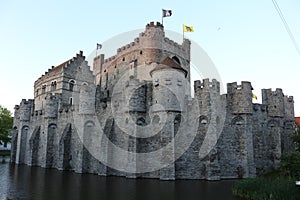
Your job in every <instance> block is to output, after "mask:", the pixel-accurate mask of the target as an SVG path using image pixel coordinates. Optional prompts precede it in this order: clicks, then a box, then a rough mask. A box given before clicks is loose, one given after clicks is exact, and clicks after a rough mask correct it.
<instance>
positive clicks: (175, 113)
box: [150, 57, 187, 179]
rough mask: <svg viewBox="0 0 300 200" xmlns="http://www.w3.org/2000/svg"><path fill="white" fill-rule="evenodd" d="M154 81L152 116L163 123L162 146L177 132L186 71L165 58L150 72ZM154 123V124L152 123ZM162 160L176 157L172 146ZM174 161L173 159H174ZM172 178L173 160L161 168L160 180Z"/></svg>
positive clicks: (173, 176)
mask: <svg viewBox="0 0 300 200" xmlns="http://www.w3.org/2000/svg"><path fill="white" fill-rule="evenodd" d="M150 75H151V76H152V79H153V81H152V83H153V103H152V105H153V110H152V112H153V116H154V117H153V119H155V120H156V122H154V123H163V122H162V121H163V118H165V121H166V122H165V124H164V127H163V129H162V130H161V132H160V134H161V141H162V145H166V144H167V143H169V142H170V141H171V140H172V139H173V138H174V136H175V134H176V133H177V131H178V127H179V126H180V123H182V121H183V118H182V115H181V113H182V112H185V109H186V108H185V85H186V81H187V79H186V77H187V71H186V70H185V69H183V68H182V67H181V66H180V64H179V63H178V62H177V61H176V60H174V59H172V58H170V57H166V58H165V59H164V60H163V61H162V62H161V63H160V64H158V65H157V66H156V67H155V68H154V69H153V70H152V71H151V72H150ZM154 126H155V124H154ZM161 156H162V157H161V159H162V162H167V161H169V160H174V159H175V147H174V146H172V147H170V148H167V149H165V151H164V152H163V153H162V155H161ZM174 161H175V160H174ZM170 178H171V179H175V162H172V164H170V165H168V166H166V167H165V168H163V169H161V170H160V179H170Z"/></svg>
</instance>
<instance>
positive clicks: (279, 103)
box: [262, 88, 284, 117]
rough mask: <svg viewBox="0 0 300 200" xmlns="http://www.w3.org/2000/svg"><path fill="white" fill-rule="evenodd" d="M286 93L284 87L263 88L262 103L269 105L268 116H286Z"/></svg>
mask: <svg viewBox="0 0 300 200" xmlns="http://www.w3.org/2000/svg"><path fill="white" fill-rule="evenodd" d="M283 97H284V95H283V93H282V89H280V88H277V89H276V90H275V91H272V90H271V89H262V103H263V104H266V105H267V112H268V116H270V117H284V98H283Z"/></svg>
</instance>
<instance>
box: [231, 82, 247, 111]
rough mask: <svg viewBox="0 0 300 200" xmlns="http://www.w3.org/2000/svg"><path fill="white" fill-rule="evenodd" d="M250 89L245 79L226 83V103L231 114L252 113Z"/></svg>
mask: <svg viewBox="0 0 300 200" xmlns="http://www.w3.org/2000/svg"><path fill="white" fill-rule="evenodd" d="M252 90H253V88H252V86H251V83H250V82H247V81H242V83H241V85H238V84H237V83H236V82H234V83H228V84H227V105H228V107H229V109H230V110H231V112H232V113H233V114H252V97H253V94H252Z"/></svg>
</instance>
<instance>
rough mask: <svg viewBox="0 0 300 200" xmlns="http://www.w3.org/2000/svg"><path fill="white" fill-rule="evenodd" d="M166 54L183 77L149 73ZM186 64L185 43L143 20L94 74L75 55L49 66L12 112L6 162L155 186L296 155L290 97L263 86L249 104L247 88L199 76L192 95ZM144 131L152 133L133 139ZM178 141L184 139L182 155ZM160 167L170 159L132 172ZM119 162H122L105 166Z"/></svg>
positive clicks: (255, 168) (252, 172)
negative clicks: (223, 86) (152, 181)
mask: <svg viewBox="0 0 300 200" xmlns="http://www.w3.org/2000/svg"><path fill="white" fill-rule="evenodd" d="M166 57H170V58H172V59H173V61H175V62H178V64H181V66H182V68H183V69H185V70H186V71H187V72H188V76H187V77H185V73H184V72H183V71H182V70H180V69H179V70H178V68H177V69H176V68H161V69H159V68H157V67H158V66H159V65H160V64H159V63H160V62H162V60H163V59H164V58H166ZM189 62H190V42H189V41H188V40H184V42H183V43H182V44H181V45H179V44H177V43H175V42H173V41H171V40H170V39H168V38H165V36H164V31H163V26H162V25H161V24H159V23H157V24H156V25H155V24H154V23H150V24H148V25H147V26H146V30H145V32H143V33H141V34H140V35H139V37H138V38H136V39H135V40H134V42H132V43H130V44H128V45H125V46H124V47H121V48H120V49H118V50H117V54H116V55H115V56H113V57H111V58H108V59H104V55H100V56H98V57H96V58H95V59H94V66H93V72H92V71H91V70H90V68H89V66H88V64H87V62H86V61H85V58H84V56H83V55H82V52H81V53H80V54H78V55H77V56H76V57H74V58H73V59H71V60H68V61H66V62H65V63H63V64H62V65H60V66H57V67H54V68H52V69H51V70H50V71H49V72H47V73H46V74H45V75H44V76H42V77H41V78H39V79H38V80H37V81H36V82H35V91H36V90H37V89H41V87H42V86H43V85H46V90H45V92H44V93H43V94H39V93H37V95H35V99H34V100H25V99H23V100H22V101H21V103H20V105H18V106H16V107H15V118H14V129H13V133H14V135H13V138H12V154H11V158H12V159H11V160H12V162H16V163H18V164H22V163H24V164H28V165H32V166H41V167H47V168H57V169H60V170H73V171H75V172H78V173H95V174H99V175H116V176H125V177H129V178H137V177H147V178H159V179H161V180H166V179H167V180H174V179H207V180H219V179H225V178H239V177H240V178H241V177H253V176H256V175H258V174H262V173H265V172H268V171H271V170H273V169H276V168H278V166H279V158H280V156H281V154H282V153H284V152H287V151H291V150H293V148H294V147H293V144H292V142H291V140H290V136H291V135H292V133H293V128H294V124H293V119H294V107H293V105H294V104H293V103H294V102H293V97H291V96H284V94H283V92H282V90H281V89H276V90H275V91H272V90H271V89H263V90H262V100H263V101H262V104H253V102H252V96H253V94H252V86H251V83H250V82H246V81H244V82H242V83H241V84H240V85H239V84H238V83H236V82H234V83H228V84H227V93H226V94H220V83H219V82H218V81H217V80H215V79H213V80H209V79H204V80H203V81H200V80H198V81H195V83H194V94H195V95H194V98H191V96H190V92H189V90H190V89H189V88H188V87H187V85H188V83H189V81H190V80H189V74H190V73H189V72H190V67H189ZM153 69H156V70H155V71H152V70H153ZM157 69H159V70H157ZM150 72H151V73H150ZM54 80H56V81H57V82H56V83H57V85H56V90H51V84H52V83H53V81H54ZM72 80H73V81H74V84H73V85H72V89H71V87H70V81H72ZM70 99H72V102H70ZM149 133H155V134H153V135H150V136H149V137H139V136H140V135H147V134H149ZM178 137H179V138H181V137H182V139H181V140H180V139H179V140H176V138H178ZM184 138H185V139H189V138H192V140H191V141H190V145H188V147H187V148H186V149H184V152H183V154H182V155H181V154H180V153H179V152H180V151H181V150H182V149H180V146H181V145H182V143H183V142H185V141H184ZM172 141H174V143H172V145H168V144H170V142H172ZM115 146H116V147H118V148H120V149H122V151H123V152H135V153H148V152H155V151H157V150H160V149H162V148H163V149H164V150H163V151H161V152H160V154H158V155H157V157H156V158H155V160H153V159H149V160H147V159H146V160H145V159H143V158H142V157H140V156H138V155H139V154H129V153H128V154H125V155H124V154H120V151H119V150H118V149H117V148H115ZM133 155H135V156H133ZM99 158H101V159H99ZM165 160H171V161H173V162H170V164H168V165H165V166H164V167H162V168H158V169H154V170H152V171H149V172H143V173H138V172H139V171H140V170H141V169H143V168H145V166H148V165H151V164H153V162H158V164H164V162H165ZM119 162H121V163H127V164H126V165H125V166H122V169H120V170H116V169H114V168H112V167H111V166H116V165H117V164H118V163H119ZM126 171H127V172H126Z"/></svg>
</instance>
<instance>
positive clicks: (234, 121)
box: [231, 116, 244, 125]
mask: <svg viewBox="0 0 300 200" xmlns="http://www.w3.org/2000/svg"><path fill="white" fill-rule="evenodd" d="M231 124H232V125H243V124H244V119H243V118H242V117H241V116H237V117H234V118H233V119H232V121H231Z"/></svg>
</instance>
